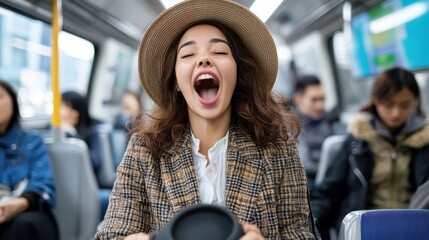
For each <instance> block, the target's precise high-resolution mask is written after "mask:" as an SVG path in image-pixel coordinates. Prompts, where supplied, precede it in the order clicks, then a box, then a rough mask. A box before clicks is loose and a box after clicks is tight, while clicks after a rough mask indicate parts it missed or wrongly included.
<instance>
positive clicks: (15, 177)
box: [0, 81, 58, 240]
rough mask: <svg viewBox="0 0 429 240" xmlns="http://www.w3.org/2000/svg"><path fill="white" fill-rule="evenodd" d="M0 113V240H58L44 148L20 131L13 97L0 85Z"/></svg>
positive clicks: (48, 162)
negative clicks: (52, 211)
mask: <svg viewBox="0 0 429 240" xmlns="http://www.w3.org/2000/svg"><path fill="white" fill-rule="evenodd" d="M0 109H1V112H2V113H1V114H0V239H2V240H3V239H14V240H19V239H44V240H50V239H58V228H57V225H56V222H55V219H54V217H53V215H52V213H51V209H52V208H53V207H54V205H55V187H54V180H53V176H52V175H53V173H52V168H51V161H50V158H49V155H48V151H47V148H46V146H45V145H44V143H43V141H42V138H41V137H39V136H38V135H35V134H32V133H29V132H26V131H24V130H23V129H22V128H21V127H20V124H19V118H20V114H19V108H18V100H17V95H16V93H15V92H14V90H13V89H12V87H11V86H10V85H9V84H8V83H6V82H4V81H0Z"/></svg>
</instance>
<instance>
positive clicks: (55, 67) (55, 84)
mask: <svg viewBox="0 0 429 240" xmlns="http://www.w3.org/2000/svg"><path fill="white" fill-rule="evenodd" d="M60 19H61V0H52V48H51V49H52V51H51V81H52V82H51V85H52V96H53V113H52V129H53V138H54V140H55V141H56V140H59V139H61V129H60V126H61V118H60V107H61V93H60V79H59V70H60V69H59V65H60V64H59V48H58V35H59V33H60V29H61V23H60Z"/></svg>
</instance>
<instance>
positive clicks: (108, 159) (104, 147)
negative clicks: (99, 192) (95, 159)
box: [97, 132, 116, 188]
mask: <svg viewBox="0 0 429 240" xmlns="http://www.w3.org/2000/svg"><path fill="white" fill-rule="evenodd" d="M97 135H98V136H97V137H98V141H99V142H100V154H101V157H100V160H101V166H100V169H99V170H98V172H97V180H98V184H99V187H100V188H112V187H113V183H114V182H115V180H116V170H115V159H114V156H115V155H114V152H113V143H112V135H111V132H99V133H97Z"/></svg>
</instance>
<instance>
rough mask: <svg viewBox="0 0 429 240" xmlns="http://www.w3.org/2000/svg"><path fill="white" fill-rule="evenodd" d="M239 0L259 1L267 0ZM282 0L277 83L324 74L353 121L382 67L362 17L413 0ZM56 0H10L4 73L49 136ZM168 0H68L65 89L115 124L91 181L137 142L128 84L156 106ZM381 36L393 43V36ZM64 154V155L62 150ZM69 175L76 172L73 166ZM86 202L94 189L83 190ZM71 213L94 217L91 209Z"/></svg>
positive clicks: (106, 181) (424, 84) (423, 82)
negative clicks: (147, 57) (149, 42)
mask: <svg viewBox="0 0 429 240" xmlns="http://www.w3.org/2000/svg"><path fill="white" fill-rule="evenodd" d="M236 2H239V3H241V4H243V5H245V6H246V7H249V8H251V7H252V4H253V3H254V2H257V1H255V0H236ZM267 2H268V1H267ZM269 2H270V3H271V0H270V1H269ZM272 2H273V3H274V2H278V3H277V6H278V7H276V8H275V10H274V11H273V12H272V14H271V15H268V17H266V20H265V22H266V25H267V26H268V28H269V30H270V31H271V33H272V35H273V38H274V40H275V42H276V45H277V51H278V57H279V71H278V76H277V80H276V83H275V86H274V89H273V91H274V92H275V93H277V94H278V95H280V96H282V97H284V98H290V97H291V95H292V91H293V86H294V84H295V81H296V78H295V76H296V75H297V74H298V75H303V74H313V75H317V76H319V77H320V79H321V81H322V84H323V87H324V89H325V92H326V101H325V109H326V110H327V111H330V112H334V113H335V114H336V115H337V117H338V119H339V121H340V122H341V123H342V124H344V125H346V124H347V122H348V121H349V119H350V118H351V116H352V115H353V114H354V113H356V112H357V111H358V109H359V108H360V106H362V105H363V104H364V103H365V102H366V101H367V99H368V98H369V96H370V89H371V87H372V85H373V83H374V79H375V77H376V74H375V72H374V71H373V70H371V69H364V68H359V67H358V65H359V62H358V61H359V60H356V59H357V57H356V55H357V53H356V49H357V48H356V45H358V44H359V42H358V41H357V42H356V41H355V39H356V35H357V33H356V31H361V32H364V31H365V30H359V29H358V27H359V23H361V22H362V21H361V22H359V21H357V20H359V19H362V18H363V17H362V16H363V15H365V14H367V13H368V11H370V10H371V9H374V8H377V7H379V6H383V4H385V5H386V4H396V3H397V2H403V1H400V0H395V1H382V0H349V1H344V0H305V1H302V0H283V1H282V0H279V1H274V0H273V1H272ZM415 2H420V3H422V4H423V6H424V8H425V9H424V11H426V15H428V12H429V10H428V9H429V1H415ZM51 4H52V1H50V0H1V1H0V79H4V80H6V81H8V82H10V83H11V84H12V85H13V86H14V87H16V89H17V91H18V96H19V102H20V110H21V117H22V122H23V125H24V127H25V128H27V129H31V130H34V131H39V132H41V133H42V134H44V136H45V137H46V138H49V137H50V135H51V132H50V129H51V127H50V126H51V116H52V111H53V103H52V93H51V75H50V74H51V73H50V72H51V62H50V61H51V60H50V57H51V32H52V27H51V19H52V15H53V14H52V5H51ZM164 4H166V3H163V2H162V1H159V0H126V1H119V0H104V1H99V0H63V1H62V3H61V7H62V11H61V13H62V18H61V20H60V21H61V24H62V31H61V33H60V35H59V42H60V46H59V48H60V77H59V81H60V91H61V92H65V91H69V90H73V91H77V92H79V93H80V94H82V95H84V96H86V97H87V99H88V104H89V113H90V115H91V116H92V117H93V118H95V119H98V120H100V121H102V122H104V123H106V124H107V125H109V126H111V127H112V128H111V129H110V130H108V131H106V132H107V133H106V132H102V133H100V135H99V137H100V139H103V140H102V142H103V146H102V149H103V151H104V152H103V156H104V157H103V159H104V160H103V162H106V163H105V164H104V167H105V168H106V169H105V171H104V172H103V173H102V174H99V175H98V176H96V178H97V184H98V185H96V186H93V187H92V186H86V187H87V188H88V191H93V190H94V189H97V188H111V187H112V186H113V182H114V179H115V176H116V175H115V168H116V166H117V165H118V164H119V162H120V159H121V157H122V154H123V153H124V149H125V147H123V146H125V143H126V141H127V140H126V134H124V133H123V129H121V130H118V129H115V128H114V127H113V125H114V121H115V117H116V116H118V115H119V114H120V111H121V110H120V109H121V106H120V105H121V96H122V94H123V93H124V92H125V91H127V90H132V91H134V92H136V93H138V94H139V96H140V101H141V103H142V106H143V111H144V112H146V111H149V110H150V109H151V108H152V106H153V102H152V101H151V99H150V98H149V97H148V95H147V94H146V93H145V92H144V90H143V88H142V87H141V85H140V81H139V77H138V72H137V50H138V47H139V43H140V40H141V38H142V36H143V34H144V31H145V29H146V28H147V27H148V25H149V24H150V22H151V21H152V20H153V19H155V18H156V17H157V16H158V15H159V14H160V13H161V12H162V11H163V10H164V9H165V8H166V7H168V6H167V5H164ZM268 5H269V4H268ZM402 24H404V23H402ZM394 27H395V26H394ZM396 27H397V26H396ZM398 31H399V30H398ZM398 34H401V33H398ZM402 34H406V33H403V32H402ZM425 34H426V35H424V34H421V35H419V36H420V37H421V38H422V39H419V40H420V41H422V42H423V43H425V44H426V46H425V47H426V48H425V50H421V51H423V52H424V51H425V53H424V54H423V55H422V54H420V55H419V54H417V53H416V55H415V56H421V57H423V58H427V53H428V52H429V48H428V44H427V43H428V42H429V32H426V33H425ZM384 37H388V36H384ZM374 41H377V39H376V40H374ZM378 41H381V42H383V41H387V42H388V40H386V39H378ZM392 41H393V40H392ZM365 44H366V43H363V45H365ZM386 44H388V43H386ZM418 44H422V43H418ZM417 46H420V45H417ZM376 47H377V46H375V47H373V49H376ZM374 51H375V50H374ZM395 51H399V52H400V51H404V49H396V50H395ZM418 51H419V50H417V52H418ZM403 61H408V60H403ZM382 64H386V62H384V63H380V65H379V66H376V67H380V68H383V65H382ZM387 64H388V63H387ZM413 72H415V73H416V78H417V80H418V83H419V86H420V89H421V92H422V99H421V104H422V106H423V108H424V110H425V112H426V113H429V94H428V93H429V65H426V66H424V65H417V67H415V69H413ZM107 128H108V127H107ZM56 151H58V149H57V150H56ZM56 154H60V155H61V152H60V153H56ZM84 157H85V156H84ZM75 158H79V157H76V156H75ZM83 168H84V167H82V168H81V169H80V170H79V169H76V170H75V171H76V173H75V174H76V175H75V177H76V178H77V177H78V176H79V177H80V178H85V177H83V176H81V175H84V174H86V173H85V172H84V170H82V169H83ZM85 171H86V170H85ZM66 172H67V171H66ZM64 174H66V173H64ZM79 174H80V175H79ZM64 176H70V177H73V175H70V174H66V175H64ZM91 189H92V190H91ZM93 198H96V196H93ZM81 201H85V198H84V197H82V198H81ZM93 207H94V206H93ZM86 211H91V210H88V209H87V210H86ZM91 212H92V211H91ZM63 214H71V213H70V212H67V213H63ZM70 216H74V217H76V218H79V220H78V221H80V222H83V223H84V224H88V223H87V220H84V218H85V216H77V215H76V216H75V215H70ZM69 224H70V223H69ZM91 226H92V225H91ZM94 233H95V226H92V227H91V229H90V233H89V234H87V236H90V235H91V234H94Z"/></svg>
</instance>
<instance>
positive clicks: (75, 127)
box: [61, 91, 111, 219]
mask: <svg viewBox="0 0 429 240" xmlns="http://www.w3.org/2000/svg"><path fill="white" fill-rule="evenodd" d="M61 104H62V105H61V128H62V130H63V131H64V132H65V135H66V137H74V138H80V139H82V140H83V141H85V143H86V144H87V145H88V148H89V153H90V159H91V163H92V167H93V169H94V173H95V174H96V175H97V173H98V171H99V169H100V168H101V165H102V162H103V160H102V159H101V157H102V156H103V154H102V152H101V151H102V149H101V143H100V138H99V133H100V132H103V131H105V132H110V131H111V129H110V126H109V125H107V124H105V123H103V122H102V121H100V120H96V119H93V118H92V117H91V116H90V115H89V112H88V101H87V99H86V98H85V97H83V96H82V95H80V94H79V93H77V92H74V91H68V92H64V93H63V94H62V103H61ZM110 191H111V189H107V188H102V189H100V191H99V198H100V207H101V210H100V218H101V219H103V217H104V213H105V212H106V209H107V207H108V204H109V195H110Z"/></svg>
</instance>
